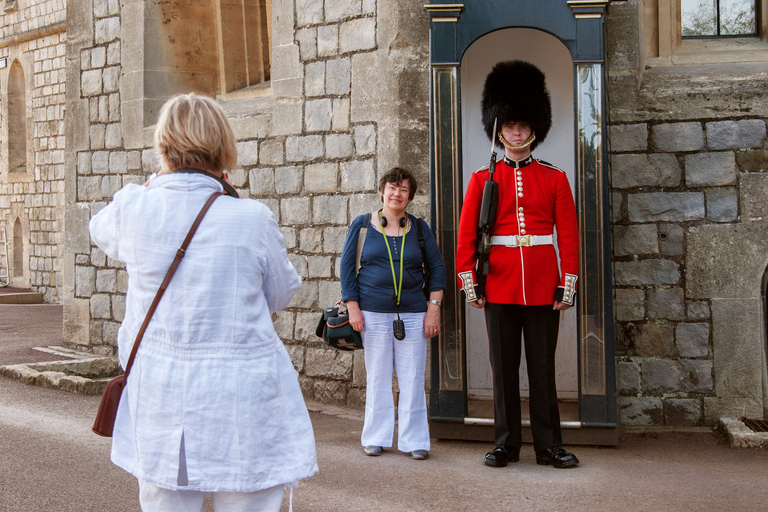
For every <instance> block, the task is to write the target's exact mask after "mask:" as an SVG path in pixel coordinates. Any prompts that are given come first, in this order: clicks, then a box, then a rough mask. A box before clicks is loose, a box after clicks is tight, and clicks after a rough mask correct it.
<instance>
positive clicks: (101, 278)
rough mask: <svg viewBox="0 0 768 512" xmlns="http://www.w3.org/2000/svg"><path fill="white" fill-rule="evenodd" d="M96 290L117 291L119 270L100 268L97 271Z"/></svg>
mask: <svg viewBox="0 0 768 512" xmlns="http://www.w3.org/2000/svg"><path fill="white" fill-rule="evenodd" d="M96 291H97V292H106V293H115V292H116V291H117V271H116V270H115V269H105V270H98V271H97V272H96Z"/></svg>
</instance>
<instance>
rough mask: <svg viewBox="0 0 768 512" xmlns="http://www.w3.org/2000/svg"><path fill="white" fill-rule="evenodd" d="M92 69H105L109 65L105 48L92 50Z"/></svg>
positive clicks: (99, 47)
mask: <svg viewBox="0 0 768 512" xmlns="http://www.w3.org/2000/svg"><path fill="white" fill-rule="evenodd" d="M90 54H91V61H90V67H91V68H103V67H104V65H105V64H106V63H107V49H106V48H105V47H104V46H97V47H96V48H93V49H91V51H90Z"/></svg>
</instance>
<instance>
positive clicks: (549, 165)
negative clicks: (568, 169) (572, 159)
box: [536, 158, 565, 172]
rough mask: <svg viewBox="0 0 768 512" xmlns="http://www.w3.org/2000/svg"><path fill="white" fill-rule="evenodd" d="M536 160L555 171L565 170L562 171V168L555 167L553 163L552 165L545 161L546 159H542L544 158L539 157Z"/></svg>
mask: <svg viewBox="0 0 768 512" xmlns="http://www.w3.org/2000/svg"><path fill="white" fill-rule="evenodd" d="M536 161H537V162H539V163H540V164H541V165H543V166H544V167H549V168H550V169H554V170H556V171H560V172H565V171H564V170H562V169H561V168H559V167H557V166H555V165H552V164H551V163H549V162H546V161H544V160H541V159H539V158H537V159H536Z"/></svg>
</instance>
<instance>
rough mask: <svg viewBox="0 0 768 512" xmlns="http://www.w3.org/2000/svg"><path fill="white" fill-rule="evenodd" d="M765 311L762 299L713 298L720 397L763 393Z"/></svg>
mask: <svg viewBox="0 0 768 512" xmlns="http://www.w3.org/2000/svg"><path fill="white" fill-rule="evenodd" d="M762 315H763V313H762V300H760V299H749V300H747V299H712V356H713V361H714V367H715V368H716V369H717V372H716V374H715V383H714V384H715V389H716V390H717V396H718V397H733V398H735V397H739V398H755V397H761V396H762V392H763V391H762V382H763V371H764V369H763V362H762V360H763V359H762V358H763V356H762V350H763V347H762V344H763V341H762V340H763V335H764V331H763V330H764V329H765V324H764V320H763V316H762ZM692 362H693V361H692Z"/></svg>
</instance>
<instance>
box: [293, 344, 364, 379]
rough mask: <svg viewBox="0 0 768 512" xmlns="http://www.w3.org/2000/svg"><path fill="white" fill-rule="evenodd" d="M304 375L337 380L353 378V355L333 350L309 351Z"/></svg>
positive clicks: (317, 349) (312, 349) (313, 349)
mask: <svg viewBox="0 0 768 512" xmlns="http://www.w3.org/2000/svg"><path fill="white" fill-rule="evenodd" d="M304 374H305V375H307V376H309V377H323V378H327V379H335V380H350V379H351V378H352V353H351V352H342V351H339V350H334V349H332V348H309V349H307V354H306V361H305V363H304Z"/></svg>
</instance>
